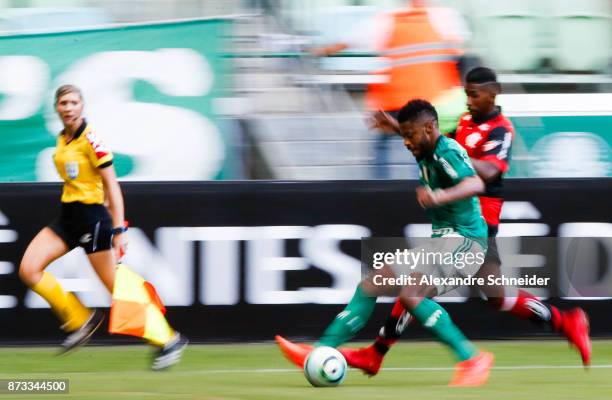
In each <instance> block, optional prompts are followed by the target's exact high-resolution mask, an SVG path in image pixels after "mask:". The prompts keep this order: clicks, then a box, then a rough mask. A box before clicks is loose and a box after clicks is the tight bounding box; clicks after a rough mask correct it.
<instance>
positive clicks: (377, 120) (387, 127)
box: [368, 110, 400, 135]
mask: <svg viewBox="0 0 612 400" xmlns="http://www.w3.org/2000/svg"><path fill="white" fill-rule="evenodd" d="M368 126H369V127H370V129H378V130H381V131H383V132H385V133H387V134H390V135H394V134H399V133H400V127H399V124H398V122H397V120H396V119H395V118H393V117H392V116H391V115H389V113H386V112H384V111H382V110H379V111H376V112H375V113H373V114H372V115H371V116H370V118H369V119H368Z"/></svg>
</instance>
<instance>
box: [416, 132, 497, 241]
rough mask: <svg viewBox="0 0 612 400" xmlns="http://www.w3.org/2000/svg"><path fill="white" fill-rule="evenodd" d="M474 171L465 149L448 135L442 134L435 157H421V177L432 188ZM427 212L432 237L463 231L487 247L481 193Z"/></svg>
mask: <svg viewBox="0 0 612 400" xmlns="http://www.w3.org/2000/svg"><path fill="white" fill-rule="evenodd" d="M474 175H476V171H475V170H474V167H472V163H471V162H470V159H469V157H468V154H467V152H466V151H465V149H464V148H463V147H461V145H459V144H458V143H457V142H456V141H454V140H453V139H449V138H447V137H446V136H442V135H441V136H440V137H439V138H438V141H437V142H436V146H435V149H434V152H433V154H432V156H431V157H427V158H425V159H422V160H421V161H419V180H420V182H421V184H422V185H424V186H428V187H429V188H431V189H432V190H436V189H447V188H450V187H452V186H455V185H457V184H458V183H459V182H461V181H462V180H463V179H465V178H467V177H469V176H474ZM427 214H428V216H429V218H431V225H432V230H433V235H432V237H441V236H444V235H448V234H459V235H461V236H464V237H469V238H473V239H474V240H476V241H477V242H478V243H479V244H481V245H482V246H483V248H485V249H486V248H487V240H486V239H487V224H486V222H485V220H484V218H483V217H482V212H481V211H480V202H479V201H478V197H477V196H472V197H469V198H467V199H463V200H458V201H455V202H453V203H448V204H445V205H443V206H439V207H434V208H430V209H428V210H427Z"/></svg>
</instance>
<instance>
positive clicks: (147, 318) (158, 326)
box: [108, 265, 174, 346]
mask: <svg viewBox="0 0 612 400" xmlns="http://www.w3.org/2000/svg"><path fill="white" fill-rule="evenodd" d="M165 313H166V308H165V307H164V305H163V304H162V302H161V300H160V299H159V296H158V295H157V292H156V291H155V288H154V287H153V285H151V284H150V283H149V282H147V281H145V280H144V279H143V278H142V277H141V276H140V275H138V274H136V273H135V272H133V271H131V270H130V269H129V268H127V267H126V266H125V265H118V266H117V272H116V276H115V286H114V287H113V301H112V304H111V310H110V322H109V326H108V331H109V332H110V333H119V334H122V335H131V336H137V337H141V338H144V339H146V340H148V341H150V342H151V343H153V344H155V345H158V346H162V345H164V344H165V343H167V342H168V341H169V340H170V339H171V338H172V336H173V335H174V330H173V329H172V328H171V327H170V325H169V324H168V321H166V317H164V314H165Z"/></svg>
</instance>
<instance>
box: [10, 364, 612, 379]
mask: <svg viewBox="0 0 612 400" xmlns="http://www.w3.org/2000/svg"><path fill="white" fill-rule="evenodd" d="M590 368H591V369H612V364H599V365H591V366H590ZM351 369H352V370H355V371H357V369H355V368H351ZM538 369H552V370H554V369H584V367H583V366H582V365H508V366H504V365H501V366H496V367H495V366H494V367H493V370H495V371H516V370H538ZM381 371H385V372H431V371H454V367H391V368H381ZM148 372H149V371H147V370H131V371H120V373H121V374H122V375H142V374H147V373H148ZM300 372H301V370H299V369H298V368H253V369H246V368H242V369H201V370H192V371H173V372H172V374H173V375H183V376H184V375H208V374H213V375H215V374H220V375H221V374H286V373H300ZM116 373H117V372H115V371H71V372H61V373H60V374H63V375H96V376H102V375H109V374H112V375H115V374H116ZM30 375H32V376H34V377H36V376H42V375H45V374H43V373H36V374H30ZM8 377H9V376H8V374H0V379H4V378H8Z"/></svg>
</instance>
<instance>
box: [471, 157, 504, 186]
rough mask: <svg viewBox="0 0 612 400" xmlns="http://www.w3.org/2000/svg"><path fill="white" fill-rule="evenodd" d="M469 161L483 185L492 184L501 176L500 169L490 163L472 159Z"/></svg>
mask: <svg viewBox="0 0 612 400" xmlns="http://www.w3.org/2000/svg"><path fill="white" fill-rule="evenodd" d="M471 161H472V165H473V166H474V169H475V170H476V173H477V174H478V176H479V177H480V178H481V179H482V180H483V181H484V182H485V183H489V182H493V181H494V180H495V179H497V178H498V177H499V176H500V175H501V174H502V171H501V169H499V167H498V166H497V165H495V164H494V163H492V162H489V161H484V160H477V159H475V158H472V159H471Z"/></svg>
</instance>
